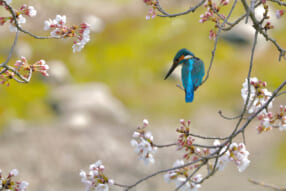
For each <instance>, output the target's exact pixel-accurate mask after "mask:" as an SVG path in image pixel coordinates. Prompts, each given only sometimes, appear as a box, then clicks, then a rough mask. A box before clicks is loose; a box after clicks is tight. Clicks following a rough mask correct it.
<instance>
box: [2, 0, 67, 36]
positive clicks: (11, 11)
mask: <svg viewBox="0 0 286 191" xmlns="http://www.w3.org/2000/svg"><path fill="white" fill-rule="evenodd" d="M0 1H1V2H3V3H4V5H5V6H6V7H7V8H8V10H9V12H10V13H11V15H12V17H13V21H14V23H15V26H16V27H17V29H18V30H19V31H21V32H23V33H25V34H28V35H30V36H32V37H34V38H36V39H60V38H63V37H62V36H38V35H35V34H33V33H31V32H29V31H26V30H24V29H23V28H22V27H21V26H20V25H19V23H18V20H17V16H16V13H15V11H14V10H13V8H12V7H11V6H10V5H9V4H8V3H7V2H6V1H3V0H0Z"/></svg>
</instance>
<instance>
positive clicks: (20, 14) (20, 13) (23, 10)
mask: <svg viewBox="0 0 286 191" xmlns="http://www.w3.org/2000/svg"><path fill="white" fill-rule="evenodd" d="M11 2H12V0H10V1H6V3H7V4H8V5H9V4H10V3H11ZM4 5H5V4H4V3H3V2H1V4H0V6H4ZM6 9H8V8H7V7H6ZM14 13H15V18H16V20H17V23H18V25H19V26H21V24H24V23H26V18H25V17H24V16H29V17H34V16H36V15H37V10H36V9H35V8H34V7H33V6H28V5H26V4H23V5H22V6H21V7H20V8H19V9H15V10H14ZM15 18H13V16H7V17H0V25H4V24H5V23H6V22H8V21H9V23H10V31H11V32H16V31H17V27H16V23H15V20H14V19H15Z"/></svg>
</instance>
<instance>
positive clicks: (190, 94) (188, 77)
mask: <svg viewBox="0 0 286 191" xmlns="http://www.w3.org/2000/svg"><path fill="white" fill-rule="evenodd" d="M193 63H194V62H193V60H192V59H189V60H186V61H185V62H184V63H183V66H182V75H181V78H182V83H183V87H184V88H185V93H186V95H185V100H186V102H192V101H193V99H194V84H193V83H192V81H193V80H192V69H193Z"/></svg>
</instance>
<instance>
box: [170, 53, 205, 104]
mask: <svg viewBox="0 0 286 191" xmlns="http://www.w3.org/2000/svg"><path fill="white" fill-rule="evenodd" d="M181 64H182V70H181V74H182V75H181V78H182V84H183V87H184V88H182V89H183V90H184V91H185V101H186V102H187V103H188V102H192V101H193V100H194V91H195V90H196V89H197V88H198V87H199V86H200V85H201V84H202V79H203V77H204V75H205V66H204V62H203V61H202V60H201V59H199V58H198V57H196V56H195V55H194V54H193V53H192V52H191V51H189V50H187V49H186V48H183V49H181V50H179V51H178V52H177V54H176V55H175V57H174V59H173V65H172V66H171V68H170V69H169V71H168V73H167V75H166V76H165V78H164V80H166V79H167V78H168V77H169V76H170V75H171V73H172V72H173V71H174V70H175V69H176V67H177V66H179V65H181Z"/></svg>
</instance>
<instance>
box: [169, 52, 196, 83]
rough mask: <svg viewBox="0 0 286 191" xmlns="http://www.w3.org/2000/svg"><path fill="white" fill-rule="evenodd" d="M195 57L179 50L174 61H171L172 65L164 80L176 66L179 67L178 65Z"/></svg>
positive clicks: (190, 53)
mask: <svg viewBox="0 0 286 191" xmlns="http://www.w3.org/2000/svg"><path fill="white" fill-rule="evenodd" d="M194 56H195V55H194V54H193V53H192V52H191V51H189V50H187V49H185V48H183V49H181V50H179V51H178V52H177V54H176V56H175V57H174V60H173V65H172V66H171V68H170V69H169V71H168V73H167V75H166V76H165V80H166V79H167V78H168V77H169V76H170V74H171V73H172V72H173V71H174V70H175V68H176V67H177V66H179V65H180V64H182V63H183V62H184V61H185V60H188V59H191V58H193V57H194Z"/></svg>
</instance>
